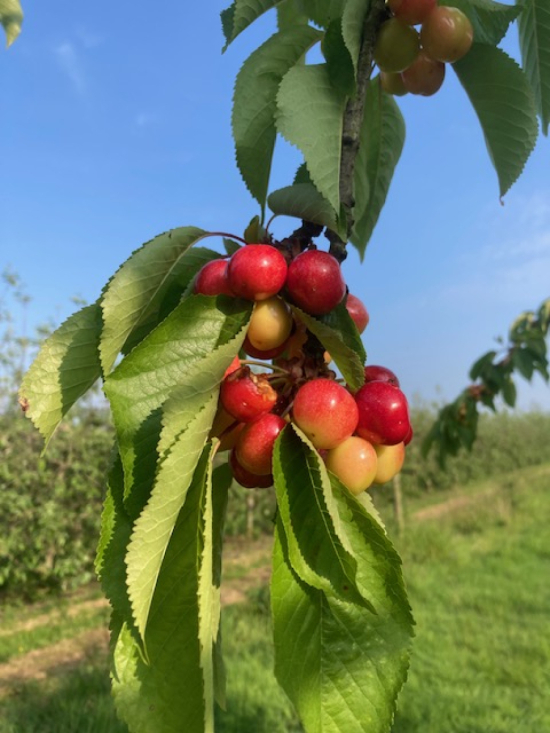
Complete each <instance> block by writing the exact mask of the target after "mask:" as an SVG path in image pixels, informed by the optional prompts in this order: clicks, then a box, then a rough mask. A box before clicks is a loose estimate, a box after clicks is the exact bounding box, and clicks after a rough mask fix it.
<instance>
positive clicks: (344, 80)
mask: <svg viewBox="0 0 550 733" xmlns="http://www.w3.org/2000/svg"><path fill="white" fill-rule="evenodd" d="M322 49H323V55H324V57H325V59H326V62H327V71H328V75H329V78H330V81H331V83H332V86H333V87H334V88H335V89H337V90H339V91H340V92H342V93H343V94H345V95H346V96H348V97H351V96H353V95H354V94H355V66H354V62H353V60H352V58H351V55H350V52H349V49H348V47H347V45H346V43H345V42H344V37H343V35H342V22H341V20H340V19H338V20H333V21H332V23H331V24H330V25H329V27H328V28H327V30H326V33H325V37H324V38H323V42H322Z"/></svg>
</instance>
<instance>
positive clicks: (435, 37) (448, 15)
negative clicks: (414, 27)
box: [420, 5, 474, 63]
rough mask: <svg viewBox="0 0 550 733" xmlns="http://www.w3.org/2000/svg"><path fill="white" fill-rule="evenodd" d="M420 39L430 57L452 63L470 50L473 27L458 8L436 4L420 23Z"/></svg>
mask: <svg viewBox="0 0 550 733" xmlns="http://www.w3.org/2000/svg"><path fill="white" fill-rule="evenodd" d="M420 39H421V41H422V47H423V49H424V51H425V52H426V53H427V54H428V56H431V58H432V59H435V60H436V61H447V62H449V63H453V62H454V61H458V59H461V58H462V57H463V56H464V55H465V54H467V53H468V51H469V50H470V48H471V46H472V43H473V40H474V29H473V28H472V24H471V23H470V21H469V19H468V17H467V16H466V15H465V14H464V13H463V12H462V11H461V10H459V9H458V8H451V7H446V6H443V5H438V6H437V7H436V8H434V9H433V10H432V12H431V13H430V14H429V15H428V17H427V18H426V20H425V21H424V23H423V24H422V29H421V31H420Z"/></svg>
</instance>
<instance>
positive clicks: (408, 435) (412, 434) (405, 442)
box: [403, 425, 414, 445]
mask: <svg viewBox="0 0 550 733" xmlns="http://www.w3.org/2000/svg"><path fill="white" fill-rule="evenodd" d="M413 436H414V432H413V429H412V425H410V426H409V432H408V433H407V435H406V436H405V438H404V440H403V443H404V444H405V445H409V443H410V442H411V440H412V439H413Z"/></svg>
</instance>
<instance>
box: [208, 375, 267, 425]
mask: <svg viewBox="0 0 550 733" xmlns="http://www.w3.org/2000/svg"><path fill="white" fill-rule="evenodd" d="M220 401H221V403H222V405H223V406H224V408H225V409H226V410H227V412H228V413H229V414H230V415H233V417H234V418H235V419H236V420H239V421H240V422H252V421H254V420H257V419H258V418H259V417H260V416H261V415H263V414H265V413H267V412H270V411H271V410H272V409H273V407H275V404H276V402H277V392H275V390H274V389H273V387H272V386H271V385H270V384H269V382H268V380H267V375H266V374H254V373H253V372H251V371H250V368H249V367H247V366H244V367H241V368H240V369H237V370H236V371H234V372H232V373H231V374H230V375H229V376H227V377H226V378H225V379H224V380H223V382H222V384H221V388H220Z"/></svg>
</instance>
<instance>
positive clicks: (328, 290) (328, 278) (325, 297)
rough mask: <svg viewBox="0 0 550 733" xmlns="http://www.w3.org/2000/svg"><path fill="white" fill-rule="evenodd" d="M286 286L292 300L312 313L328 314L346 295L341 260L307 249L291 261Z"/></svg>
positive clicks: (316, 250)
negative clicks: (339, 261)
mask: <svg viewBox="0 0 550 733" xmlns="http://www.w3.org/2000/svg"><path fill="white" fill-rule="evenodd" d="M286 285H287V289H288V293H289V295H290V297H291V298H292V301H293V302H294V303H296V305H297V306H298V307H300V308H302V310H304V311H305V312H306V313H310V314H311V315H313V316H321V315H324V314H325V313H328V312H329V311H331V310H332V309H333V308H335V307H336V306H337V305H338V303H340V301H341V300H342V299H343V297H344V295H345V294H346V283H345V282H344V278H343V277H342V271H341V269H340V264H339V263H338V260H337V259H336V258H335V257H333V256H332V255H331V254H329V253H328V252H323V251H321V250H318V249H308V250H306V251H305V252H302V253H301V254H299V255H298V256H297V257H296V258H295V259H294V260H292V262H291V263H290V265H289V268H288V276H287V280H286Z"/></svg>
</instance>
